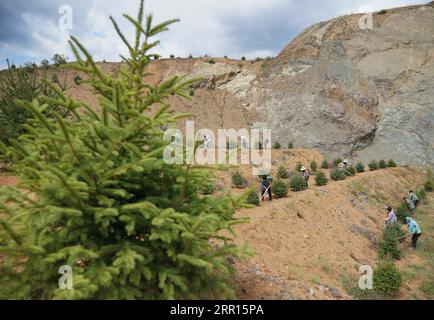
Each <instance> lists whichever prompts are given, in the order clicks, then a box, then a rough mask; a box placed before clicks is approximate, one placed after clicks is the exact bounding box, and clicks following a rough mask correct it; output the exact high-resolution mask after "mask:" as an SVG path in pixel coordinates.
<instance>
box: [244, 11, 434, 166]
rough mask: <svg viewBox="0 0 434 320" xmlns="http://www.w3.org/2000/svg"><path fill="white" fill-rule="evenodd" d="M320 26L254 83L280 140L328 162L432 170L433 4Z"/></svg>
mask: <svg viewBox="0 0 434 320" xmlns="http://www.w3.org/2000/svg"><path fill="white" fill-rule="evenodd" d="M361 16H362V15H352V16H346V17H340V18H337V19H334V20H331V21H328V22H323V23H319V24H317V25H314V26H312V27H310V28H308V29H306V30H305V31H304V32H303V33H301V34H300V35H299V36H298V37H297V38H295V39H294V40H293V41H292V42H291V43H290V44H289V45H288V46H287V47H286V48H285V49H283V51H282V52H281V53H280V55H279V56H278V57H277V58H276V59H275V60H274V61H273V62H272V63H271V64H270V66H269V67H268V70H267V71H266V72H265V73H264V74H262V75H260V76H259V77H258V79H257V81H255V82H254V84H253V86H252V87H251V89H250V91H249V92H248V94H247V96H248V97H249V98H250V100H249V109H251V110H255V111H257V112H259V113H260V114H261V115H262V117H263V119H264V120H265V121H267V122H268V123H269V124H270V126H271V128H272V132H273V135H274V138H275V139H279V140H281V142H283V143H286V141H287V140H288V139H291V140H294V142H295V145H297V146H305V147H316V148H320V149H321V150H322V151H323V152H325V153H326V154H329V155H341V156H342V155H345V156H349V157H357V158H361V159H363V160H368V159H372V158H380V157H381V158H394V159H395V160H397V161H398V162H400V163H418V164H428V163H431V164H433V162H434V4H433V3H430V4H428V5H424V6H413V7H405V8H398V9H392V10H388V11H387V12H385V13H382V14H378V13H377V14H374V15H373V21H374V24H373V29H372V30H369V29H368V30H362V29H360V28H359V19H360V18H361Z"/></svg>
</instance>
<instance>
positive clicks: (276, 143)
mask: <svg viewBox="0 0 434 320" xmlns="http://www.w3.org/2000/svg"><path fill="white" fill-rule="evenodd" d="M281 147H282V146H281V145H280V143H279V142H278V141H276V142H275V143H274V144H273V149H280V148H281Z"/></svg>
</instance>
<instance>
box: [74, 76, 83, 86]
mask: <svg viewBox="0 0 434 320" xmlns="http://www.w3.org/2000/svg"><path fill="white" fill-rule="evenodd" d="M81 80H82V79H81V77H80V76H79V75H78V74H77V75H76V76H75V77H74V83H75V85H77V86H79V85H80V83H81Z"/></svg>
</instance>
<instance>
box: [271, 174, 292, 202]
mask: <svg viewBox="0 0 434 320" xmlns="http://www.w3.org/2000/svg"><path fill="white" fill-rule="evenodd" d="M271 191H272V192H273V194H274V195H275V196H276V197H277V198H284V197H286V196H287V195H288V185H287V184H286V183H285V182H284V181H283V180H280V179H278V180H276V181H275V182H273V184H272V186H271Z"/></svg>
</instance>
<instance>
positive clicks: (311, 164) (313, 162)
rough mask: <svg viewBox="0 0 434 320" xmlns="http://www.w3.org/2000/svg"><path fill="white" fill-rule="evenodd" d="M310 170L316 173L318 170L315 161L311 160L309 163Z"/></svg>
mask: <svg viewBox="0 0 434 320" xmlns="http://www.w3.org/2000/svg"><path fill="white" fill-rule="evenodd" d="M310 168H311V169H312V171H313V172H316V171H317V170H318V164H317V163H316V161H315V160H313V161H312V162H311V163H310Z"/></svg>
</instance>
